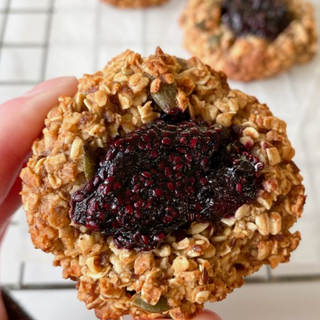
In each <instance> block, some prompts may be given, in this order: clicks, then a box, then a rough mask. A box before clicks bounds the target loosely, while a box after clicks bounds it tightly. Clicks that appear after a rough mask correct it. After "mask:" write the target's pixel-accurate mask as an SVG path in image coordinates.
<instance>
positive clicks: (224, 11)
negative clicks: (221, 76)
mask: <svg viewBox="0 0 320 320" xmlns="http://www.w3.org/2000/svg"><path fill="white" fill-rule="evenodd" d="M253 2H255V3H258V4H260V7H259V6H258V9H256V10H257V11H254V9H252V6H253ZM274 2H276V4H270V3H274ZM239 3H240V4H241V5H240V8H238V7H236V5H238V4H239ZM243 3H244V5H243ZM263 5H266V6H269V9H268V10H267V9H265V8H264V7H262V6H263ZM276 5H277V6H280V9H279V10H278V11H277V10H276V9H274V8H272V7H271V6H276ZM250 8H251V9H250ZM260 8H262V9H260ZM250 10H252V12H251V13H250ZM274 11H276V12H280V13H279V15H280V16H279V17H277V19H278V20H277V21H276V23H277V25H276V26H275V25H274V24H275V20H276V18H275V17H274ZM313 11H314V9H313V7H312V5H311V4H310V3H308V2H307V1H304V0H281V1H279V0H258V1H253V0H248V1H240V2H239V1H238V2H237V3H236V1H235V0H190V1H189V3H188V5H187V7H186V8H185V10H184V12H183V14H182V16H181V19H180V23H181V26H182V28H183V30H184V44H185V46H186V48H187V49H188V50H189V51H190V52H191V53H192V54H193V55H196V56H198V57H199V58H200V59H202V61H203V62H204V63H207V64H209V65H210V66H211V67H212V68H214V69H215V70H221V71H223V72H225V73H226V74H227V76H228V77H230V78H232V79H235V80H240V81H251V80H255V79H263V78H267V77H271V76H274V75H276V74H279V73H281V72H283V71H286V70H288V69H289V68H290V67H291V66H293V65H294V64H301V63H306V62H308V61H309V60H310V59H311V58H312V57H313V56H314V54H315V52H316V50H317V35H316V24H315V20H314V14H313ZM248 12H249V13H248ZM253 12H255V13H253ZM257 12H258V13H257ZM261 14H262V18H261ZM268 15H269V16H268ZM241 17H242V18H241ZM269 17H272V18H269ZM268 19H269V20H268ZM261 23H262V27H261ZM266 26H267V27H266ZM266 28H268V30H266ZM275 28H276V30H274V29H275Z"/></svg>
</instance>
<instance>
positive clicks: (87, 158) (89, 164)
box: [83, 146, 97, 181]
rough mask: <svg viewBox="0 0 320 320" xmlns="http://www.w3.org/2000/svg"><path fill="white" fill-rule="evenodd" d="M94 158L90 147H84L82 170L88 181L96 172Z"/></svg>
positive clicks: (95, 160)
mask: <svg viewBox="0 0 320 320" xmlns="http://www.w3.org/2000/svg"><path fill="white" fill-rule="evenodd" d="M96 162H97V159H96V156H95V154H94V152H93V150H92V149H91V148H90V147H87V146H85V147H84V157H83V170H84V175H85V177H86V179H87V180H88V181H89V180H91V179H92V178H93V177H94V174H95V172H96Z"/></svg>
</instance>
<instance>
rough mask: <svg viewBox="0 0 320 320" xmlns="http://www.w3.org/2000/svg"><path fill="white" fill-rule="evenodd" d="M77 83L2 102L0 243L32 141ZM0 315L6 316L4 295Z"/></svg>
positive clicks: (46, 85) (55, 82) (210, 316)
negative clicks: (47, 116) (63, 96)
mask: <svg viewBox="0 0 320 320" xmlns="http://www.w3.org/2000/svg"><path fill="white" fill-rule="evenodd" d="M77 84H78V82H77V79H76V78H73V77H63V78H57V79H52V80H48V81H46V82H43V83H40V84H39V85H37V86H36V87H35V88H33V89H32V90H31V91H30V92H28V93H27V94H26V95H24V96H22V97H19V98H16V99H13V100H10V101H8V102H5V103H4V104H2V105H0V155H1V158H0V243H1V238H2V236H3V234H4V230H5V227H6V226H7V224H8V222H9V218H10V217H11V215H12V214H13V213H14V212H15V211H16V210H17V209H18V207H19V206H20V205H21V197H20V195H19V192H20V191H21V181H20V179H19V173H20V171H21V168H22V166H23V164H24V163H25V162H26V161H27V160H28V157H29V155H30V150H31V146H32V143H33V141H34V140H35V139H37V138H38V137H39V135H40V134H41V130H42V128H43V123H44V119H45V117H46V115H47V113H48V112H49V111H50V109H51V108H52V107H53V106H54V105H55V104H56V103H57V102H58V98H59V96H61V95H66V96H71V97H72V96H73V95H74V94H75V92H76V90H77ZM0 298H1V297H0ZM0 319H2V320H7V316H6V313H5V309H4V307H3V304H2V301H1V299H0ZM159 320H165V319H159ZM195 320H221V318H220V317H219V316H218V315H217V314H215V313H214V312H212V311H209V310H203V311H201V312H200V313H199V314H198V315H197V317H196V318H195Z"/></svg>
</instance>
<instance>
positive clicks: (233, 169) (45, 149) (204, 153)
mask: <svg viewBox="0 0 320 320" xmlns="http://www.w3.org/2000/svg"><path fill="white" fill-rule="evenodd" d="M32 151H33V155H32V157H31V158H30V160H29V162H28V165H27V167H26V168H24V169H23V170H22V172H21V178H22V180H23V190H22V199H23V204H24V208H25V210H26V213H27V220H28V224H29V232H30V235H31V238H32V241H33V243H34V245H35V247H36V248H40V249H42V250H43V251H45V252H50V253H53V255H54V265H55V266H61V267H62V270H63V277H65V278H70V279H72V280H75V281H77V289H78V298H79V299H80V300H82V301H84V302H85V303H86V305H87V307H88V308H89V309H95V312H96V315H97V317H98V318H100V319H104V320H106V319H114V320H116V319H119V318H120V317H121V316H123V315H125V314H131V315H132V316H133V317H135V318H148V319H153V318H157V317H160V316H164V317H171V318H173V319H181V320H182V319H190V318H192V317H194V315H195V314H196V312H197V311H199V310H201V309H202V308H203V305H204V303H205V302H206V301H211V302H215V301H220V300H222V299H224V298H225V297H226V295H227V294H228V293H230V292H232V291H233V289H235V288H238V287H240V286H242V284H243V283H244V277H245V276H248V275H250V274H252V273H253V272H255V271H257V270H259V268H260V267H261V266H262V265H264V264H268V265H270V266H271V267H272V268H275V267H276V266H277V265H278V264H279V263H284V262H288V261H289V258H290V255H291V252H292V251H293V250H295V249H296V248H297V246H298V244H299V241H300V233H299V232H298V231H296V232H294V233H291V232H290V231H289V229H290V228H291V226H292V225H293V224H294V223H295V222H296V221H297V219H298V218H299V217H300V216H301V213H302V210H303V205H304V202H305V195H304V187H303V185H302V177H301V175H300V173H299V169H298V168H297V166H296V165H295V164H294V162H293V161H292V158H293V156H294V149H293V148H292V146H291V144H290V142H289V140H288V138H287V135H286V124H285V122H283V121H282V120H280V119H278V118H276V117H275V116H273V114H272V113H271V111H270V110H269V108H268V107H267V106H266V105H264V104H260V103H259V101H258V100H257V99H256V98H254V97H252V96H248V95H246V94H245V93H243V92H241V91H238V90H232V89H230V88H229V86H228V83H227V81H226V76H225V75H224V74H223V73H222V72H216V71H214V70H212V69H211V68H210V67H209V66H207V65H205V64H203V63H202V62H201V61H200V60H198V59H197V58H191V59H189V60H183V59H179V58H176V57H174V56H170V55H168V54H165V53H163V52H162V51H161V49H159V48H158V49H157V50H156V53H155V54H154V55H151V56H150V57H148V58H142V57H141V56H140V55H139V54H137V53H134V52H132V51H130V50H127V51H126V52H124V53H123V54H121V55H119V56H118V57H116V58H114V59H113V60H112V61H111V62H109V63H108V65H107V66H106V67H105V68H104V69H103V70H102V71H99V72H96V73H95V74H92V75H88V74H86V75H84V77H83V78H82V79H80V80H79V87H78V92H77V94H76V95H75V97H65V96H62V97H61V98H60V99H59V103H58V104H57V105H56V106H54V107H53V108H52V110H51V111H50V112H49V114H48V116H47V119H46V120H45V128H44V130H43V134H42V137H41V138H39V139H38V140H36V141H35V142H34V144H33V148H32ZM139 155H140V156H139ZM221 199H222V200H221ZM155 217H156V218H155ZM119 230H120V232H119Z"/></svg>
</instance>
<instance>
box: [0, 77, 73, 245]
mask: <svg viewBox="0 0 320 320" xmlns="http://www.w3.org/2000/svg"><path fill="white" fill-rule="evenodd" d="M77 83H78V82H77V79H76V78H73V77H63V78H57V79H52V80H49V81H46V82H43V83H40V84H39V85H37V86H36V87H35V88H33V89H32V90H31V91H30V92H28V93H27V94H26V95H24V96H22V97H19V98H16V99H13V100H10V101H8V102H5V103H4V104H2V105H0V154H1V158H0V181H1V183H0V240H1V236H2V235H3V230H4V228H5V226H6V224H7V223H8V219H9V217H10V216H11V215H12V214H13V213H14V212H15V210H16V209H17V208H18V207H19V206H20V205H21V200H20V195H19V192H20V190H21V181H20V179H19V178H18V176H19V173H20V170H21V167H22V165H23V164H24V163H25V162H26V161H27V159H28V156H29V153H30V150H31V146H32V143H33V141H34V140H35V139H36V138H38V137H39V135H40V133H41V130H42V128H43V125H44V119H45V117H46V115H47V113H48V112H49V110H50V109H51V108H52V107H53V106H54V105H55V104H57V103H58V98H59V96H60V95H67V96H73V95H74V94H75V92H76V90H77Z"/></svg>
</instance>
